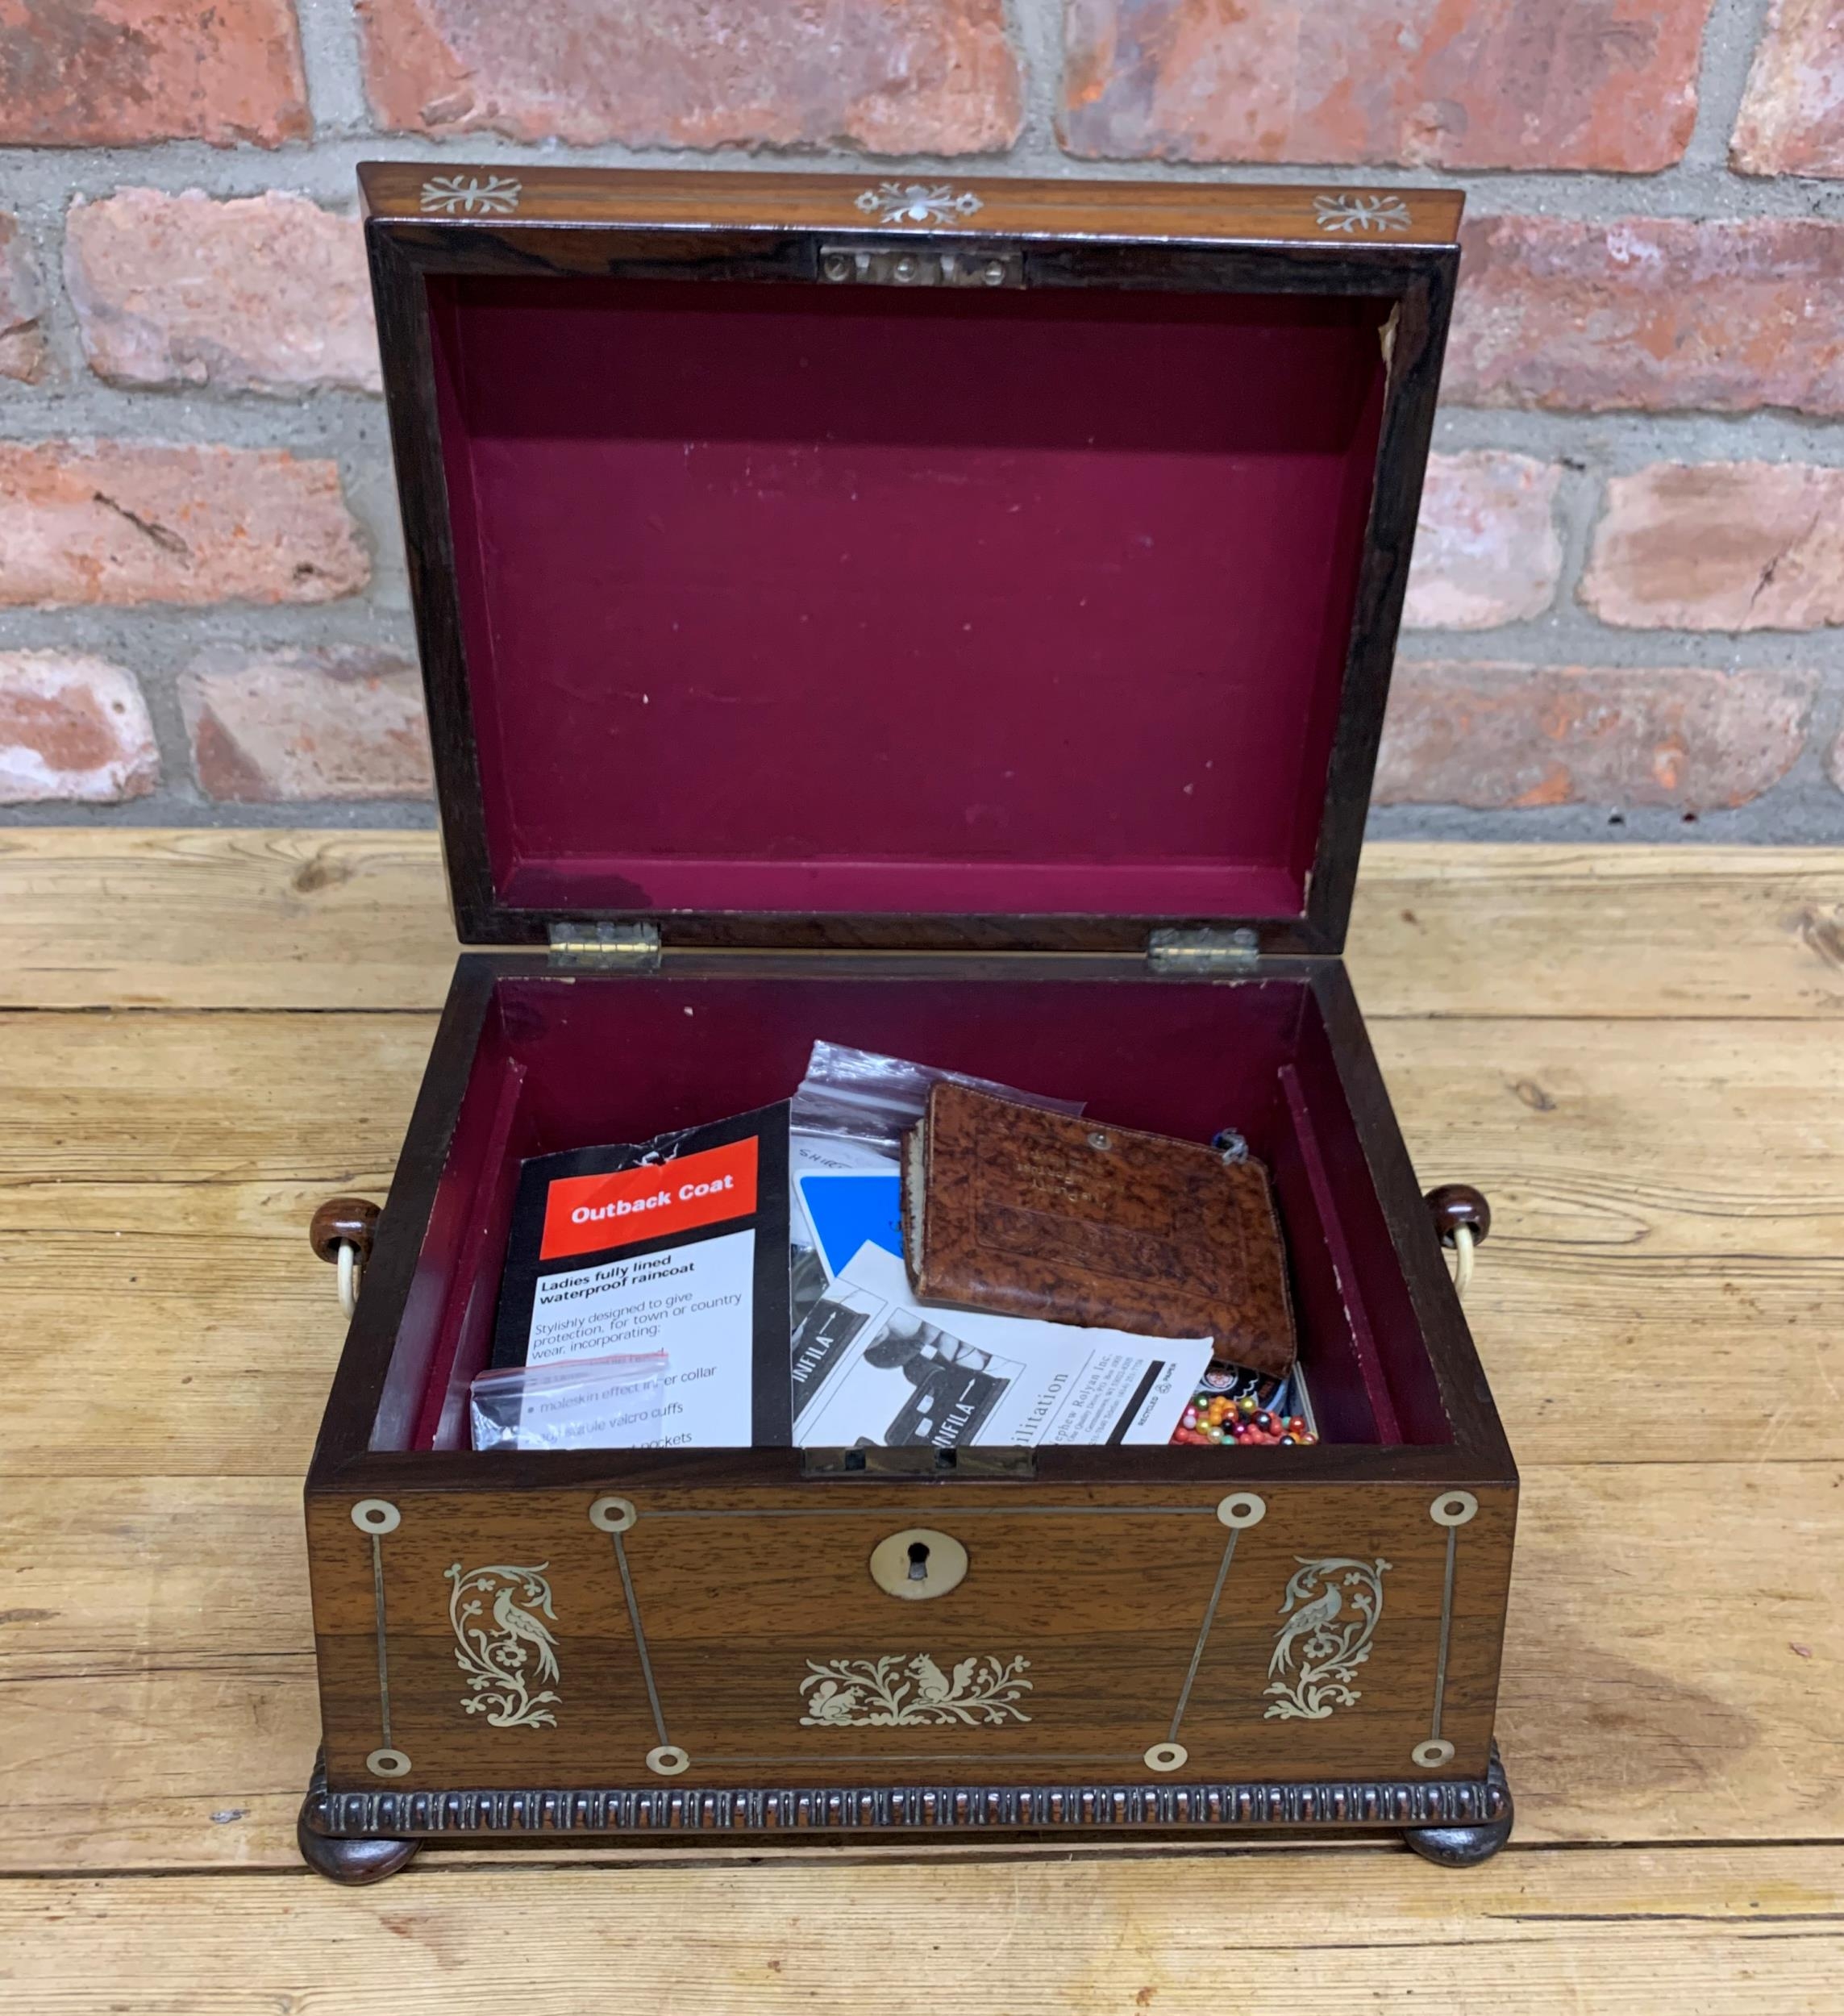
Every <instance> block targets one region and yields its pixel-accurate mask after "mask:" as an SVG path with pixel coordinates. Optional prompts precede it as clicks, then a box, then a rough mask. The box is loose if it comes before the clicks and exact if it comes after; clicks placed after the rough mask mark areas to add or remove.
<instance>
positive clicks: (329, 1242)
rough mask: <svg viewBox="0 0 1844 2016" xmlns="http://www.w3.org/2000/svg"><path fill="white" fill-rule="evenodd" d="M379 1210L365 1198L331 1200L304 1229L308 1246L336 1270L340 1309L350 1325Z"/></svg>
mask: <svg viewBox="0 0 1844 2016" xmlns="http://www.w3.org/2000/svg"><path fill="white" fill-rule="evenodd" d="M377 1222H378V1207H377V1205H375V1204H374V1203H373V1202H372V1201H371V1199H370V1198H365V1197H330V1198H327V1202H325V1203H324V1204H323V1205H322V1206H320V1208H319V1210H317V1211H316V1212H315V1213H314V1217H313V1219H312V1221H311V1222H310V1224H309V1226H308V1227H307V1239H308V1243H309V1244H310V1246H312V1248H314V1252H316V1253H317V1254H318V1256H319V1257H320V1258H321V1259H322V1260H326V1261H328V1262H329V1263H330V1264H332V1265H334V1266H336V1267H337V1268H339V1308H340V1310H341V1312H342V1313H343V1314H344V1315H345V1316H346V1318H348V1321H350V1319H351V1318H352V1311H353V1310H355V1309H356V1308H357V1307H358V1306H359V1284H360V1281H363V1279H364V1272H365V1262H366V1261H367V1260H369V1259H370V1258H371V1256H372V1239H373V1235H374V1234H375V1233H376V1231H377Z"/></svg>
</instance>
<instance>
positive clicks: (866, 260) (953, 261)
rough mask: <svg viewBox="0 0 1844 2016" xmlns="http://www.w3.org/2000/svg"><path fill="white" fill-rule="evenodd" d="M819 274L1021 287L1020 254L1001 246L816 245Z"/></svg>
mask: <svg viewBox="0 0 1844 2016" xmlns="http://www.w3.org/2000/svg"><path fill="white" fill-rule="evenodd" d="M819 271H820V277H821V278H822V280H827V281H831V283H832V284H833V285H835V287H837V286H844V285H849V284H850V283H851V282H852V281H857V282H859V283H860V285H869V286H872V287H1022V286H1023V285H1024V284H1025V260H1024V254H1023V253H1022V252H1019V251H1018V250H1016V249H1015V248H1005V247H1004V246H996V247H990V248H985V249H984V250H982V249H981V248H978V247H975V248H972V250H970V251H967V252H939V251H937V250H936V249H935V248H934V247H933V246H930V245H822V246H821V247H820V248H819Z"/></svg>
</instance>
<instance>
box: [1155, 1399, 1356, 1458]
mask: <svg viewBox="0 0 1844 2016" xmlns="http://www.w3.org/2000/svg"><path fill="white" fill-rule="evenodd" d="M1318 1439H1319V1438H1318V1437H1317V1435H1314V1434H1313V1431H1312V1430H1311V1429H1310V1428H1309V1427H1307V1425H1306V1422H1305V1417H1304V1416H1303V1415H1301V1414H1279V1413H1274V1412H1271V1411H1270V1410H1268V1409H1267V1408H1266V1407H1263V1406H1258V1405H1257V1404H1256V1402H1255V1398H1254V1397H1253V1396H1252V1395H1251V1394H1248V1393H1244V1394H1243V1395H1242V1396H1241V1397H1239V1398H1238V1399H1233V1400H1232V1399H1231V1398H1230V1396H1229V1395H1228V1394H1227V1393H1212V1392H1211V1391H1210V1390H1209V1388H1207V1387H1205V1388H1201V1389H1199V1391H1198V1392H1197V1393H1194V1394H1193V1396H1192V1399H1191V1404H1190V1405H1189V1406H1188V1407H1187V1408H1186V1409H1185V1410H1184V1418H1182V1419H1181V1420H1180V1422H1179V1424H1178V1426H1177V1427H1176V1429H1175V1430H1174V1431H1172V1440H1173V1441H1174V1442H1177V1443H1190V1444H1193V1445H1194V1446H1196V1445H1201V1446H1203V1447H1221V1446H1222V1444H1223V1443H1226V1442H1232V1443H1237V1444H1238V1446H1240V1445H1243V1444H1250V1443H1253V1444H1262V1445H1271V1446H1279V1445H1280V1444H1285V1445H1286V1446H1288V1447H1305V1446H1306V1445H1307V1444H1309V1443H1314V1442H1317V1440H1318Z"/></svg>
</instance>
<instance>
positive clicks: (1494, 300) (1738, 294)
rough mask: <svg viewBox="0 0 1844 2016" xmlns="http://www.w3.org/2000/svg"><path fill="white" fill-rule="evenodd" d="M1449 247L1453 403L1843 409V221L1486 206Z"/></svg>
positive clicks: (1585, 408)
mask: <svg viewBox="0 0 1844 2016" xmlns="http://www.w3.org/2000/svg"><path fill="white" fill-rule="evenodd" d="M1463 254H1464V256H1463V258H1462V260H1461V261H1460V290H1459V304H1458V308H1457V311H1456V314H1455V319H1454V331H1453V336H1452V339H1451V343H1450V344H1449V345H1448V348H1447V362H1446V374H1445V376H1444V377H1443V380H1442V386H1443V389H1444V391H1445V394H1446V397H1447V398H1449V399H1450V400H1452V401H1454V402H1456V403H1458V404H1460V405H1469V406H1550V407H1554V408H1556V409H1558V410H1565V411H1572V412H1578V413H1600V412H1605V411H1607V410H1610V409H1612V408H1615V407H1621V406H1628V407H1638V408H1642V409H1645V410H1649V411H1652V412H1670V411H1675V410H1684V409H1688V408H1702V409H1704V410H1710V411H1717V412H1727V413H1739V412H1746V411H1748V410H1751V409H1753V408H1755V407H1757V406H1792V407H1796V408H1797V409H1799V410H1801V411H1804V412H1807V413H1822V414H1838V413H1844V325H1841V324H1840V322H1839V319H1838V314H1837V312H1836V305H1837V304H1838V302H1840V301H1841V300H1844V224H1841V223H1832V222H1829V221H1824V222H1821V221H1820V220H1818V219H1813V218H1790V217H1750V218H1735V219H1726V220H1724V221H1722V222H1720V223H1692V222H1691V221H1690V220H1689V219H1683V218H1658V217H1632V218H1625V219H1622V220H1621V222H1620V223H1616V224H1588V223H1579V222H1576V221H1575V220H1573V219H1564V218H1556V217H1488V218H1481V219H1477V220H1476V221H1475V222H1473V223H1469V224H1467V226H1466V227H1465V229H1464V231H1463Z"/></svg>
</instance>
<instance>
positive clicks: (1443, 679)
mask: <svg viewBox="0 0 1844 2016" xmlns="http://www.w3.org/2000/svg"><path fill="white" fill-rule="evenodd" d="M1817 685H1818V680H1817V674H1816V673H1809V672H1706V671H1702V670H1699V669H1691V668H1685V669H1666V670H1654V669H1649V668H1648V669H1644V670H1630V669H1617V670H1616V669H1603V668H1600V667H1596V666H1592V665H1565V666H1551V665H1517V664H1404V663H1398V664H1397V668H1396V677H1395V680H1394V682H1393V684H1392V686H1391V689H1390V694H1389V717H1388V721H1387V722H1386V723H1384V733H1383V751H1382V754H1381V756H1380V760H1379V762H1378V767H1377V776H1376V791H1375V793H1374V796H1375V798H1376V802H1377V803H1379V804H1380V805H1466V806H1475V807H1476V808H1478V809H1480V810H1492V811H1498V810H1526V809H1528V808H1530V807H1531V806H1544V805H1607V806H1640V805H1662V806H1671V807H1673V808H1674V809H1675V810H1680V811H1692V812H1700V811H1705V810H1715V809H1718V808H1721V807H1723V806H1736V805H1746V803H1747V802H1748V801H1749V800H1750V798H1759V796H1760V794H1761V793H1762V792H1763V791H1765V790H1767V789H1768V788H1769V787H1770V786H1771V785H1775V784H1777V783H1778V782H1779V780H1780V779H1781V778H1782V777H1784V776H1785V775H1786V773H1787V772H1788V770H1790V769H1791V768H1792V766H1793V764H1794V763H1795V762H1796V760H1798V757H1799V754H1800V750H1801V749H1802V748H1804V744H1805V732H1806V726H1807V723H1808V721H1809V719H1810V717H1811V712H1812V700H1813V694H1814V693H1815V692H1816V691H1817Z"/></svg>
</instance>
